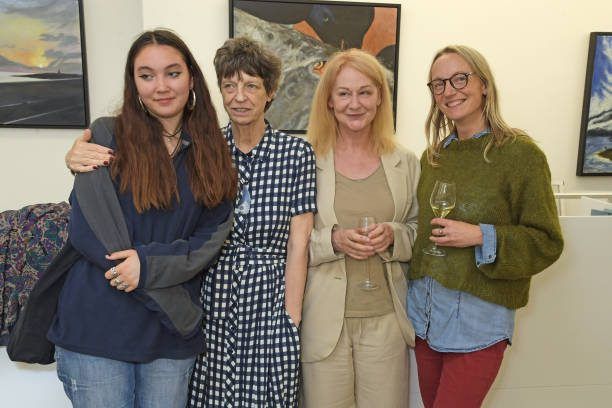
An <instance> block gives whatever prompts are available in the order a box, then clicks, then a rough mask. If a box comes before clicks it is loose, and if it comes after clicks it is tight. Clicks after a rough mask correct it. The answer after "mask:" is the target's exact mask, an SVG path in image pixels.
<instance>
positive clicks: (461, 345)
mask: <svg viewBox="0 0 612 408" xmlns="http://www.w3.org/2000/svg"><path fill="white" fill-rule="evenodd" d="M489 132H490V131H489V130H488V129H487V130H484V131H482V132H479V133H476V134H475V135H474V136H472V137H473V138H479V137H482V136H484V135H486V134H487V133H489ZM458 140H459V138H458V137H457V135H456V134H455V133H453V134H451V135H449V136H448V137H447V138H446V139H444V141H443V142H442V147H443V148H446V147H448V146H449V145H450V144H451V143H452V142H454V141H458ZM479 226H480V229H481V231H482V245H480V246H476V247H475V248H474V251H475V253H474V255H475V259H476V265H477V266H480V265H483V264H489V263H493V262H495V257H496V248H497V233H496V231H495V227H494V226H493V225H491V224H479ZM451 272H452V271H451ZM406 303H407V312H408V316H409V317H410V320H411V321H412V324H413V326H414V330H415V333H416V335H417V336H418V337H419V338H421V339H423V340H427V343H428V344H429V347H431V348H432V349H434V350H436V351H439V352H454V353H467V352H471V351H477V350H482V349H484V348H487V347H489V346H491V345H493V344H495V343H498V342H500V341H502V340H508V341H509V342H510V341H512V334H513V332H514V314H515V313H514V310H512V309H508V308H507V307H504V306H501V305H497V304H495V303H491V302H487V301H485V300H482V299H480V298H478V297H476V296H473V295H471V294H469V293H466V292H462V291H458V290H452V289H448V288H445V287H444V286H442V285H441V284H439V283H438V282H437V281H436V280H435V279H433V278H431V277H429V276H426V277H424V278H421V279H417V280H413V281H410V286H409V289H408V299H407V302H406Z"/></svg>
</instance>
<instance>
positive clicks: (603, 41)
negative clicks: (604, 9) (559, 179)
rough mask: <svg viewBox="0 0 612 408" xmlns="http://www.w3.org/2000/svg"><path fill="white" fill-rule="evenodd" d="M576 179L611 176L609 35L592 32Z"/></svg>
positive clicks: (611, 64)
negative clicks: (577, 177)
mask: <svg viewBox="0 0 612 408" xmlns="http://www.w3.org/2000/svg"><path fill="white" fill-rule="evenodd" d="M576 174H577V175H578V176H612V33H603V32H597V33H591V37H590V42H589V57H588V63H587V73H586V81H585V85H584V100H583V105H582V124H581V126H580V145H579V151H578V166H577V170H576Z"/></svg>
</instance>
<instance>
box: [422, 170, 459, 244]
mask: <svg viewBox="0 0 612 408" xmlns="http://www.w3.org/2000/svg"><path fill="white" fill-rule="evenodd" d="M455 200H456V198H455V183H447V182H444V181H436V184H435V185H434V188H433V190H432V192H431V196H430V197H429V204H430V205H431V209H432V210H433V213H434V215H435V216H436V217H438V218H444V217H446V216H447V215H448V213H450V212H451V210H452V209H453V208H455ZM423 252H425V253H426V254H428V255H433V256H446V252H445V251H444V250H443V249H442V248H438V246H437V245H436V243H435V242H432V243H431V244H429V246H427V247H426V248H423Z"/></svg>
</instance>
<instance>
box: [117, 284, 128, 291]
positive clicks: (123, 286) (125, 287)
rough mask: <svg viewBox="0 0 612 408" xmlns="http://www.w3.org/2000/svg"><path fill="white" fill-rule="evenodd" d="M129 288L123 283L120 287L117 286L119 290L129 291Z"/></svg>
mask: <svg viewBox="0 0 612 408" xmlns="http://www.w3.org/2000/svg"><path fill="white" fill-rule="evenodd" d="M127 287H128V285H127V284H125V283H121V284H120V285H118V286H117V289H119V290H126V289H127Z"/></svg>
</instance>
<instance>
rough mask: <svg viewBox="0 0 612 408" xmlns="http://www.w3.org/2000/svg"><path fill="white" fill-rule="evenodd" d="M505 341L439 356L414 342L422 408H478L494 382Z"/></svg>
mask: <svg viewBox="0 0 612 408" xmlns="http://www.w3.org/2000/svg"><path fill="white" fill-rule="evenodd" d="M507 345H508V342H507V341H505V340H504V341H500V342H499V343H496V344H494V345H492V346H490V347H487V348H486V349H483V350H478V351H474V352H471V353H440V352H438V351H435V350H432V349H431V348H429V345H428V344H427V342H426V341H425V340H421V339H420V338H418V337H417V338H416V345H415V347H414V352H415V355H416V361H417V370H418V373H419V389H420V390H421V398H423V404H424V405H425V408H478V407H480V405H481V404H482V401H483V400H484V398H485V396H486V395H487V392H488V391H489V388H491V384H493V381H494V380H495V377H496V376H497V373H498V371H499V367H500V365H501V362H502V359H503V358H504V351H505V350H506V346H507Z"/></svg>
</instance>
